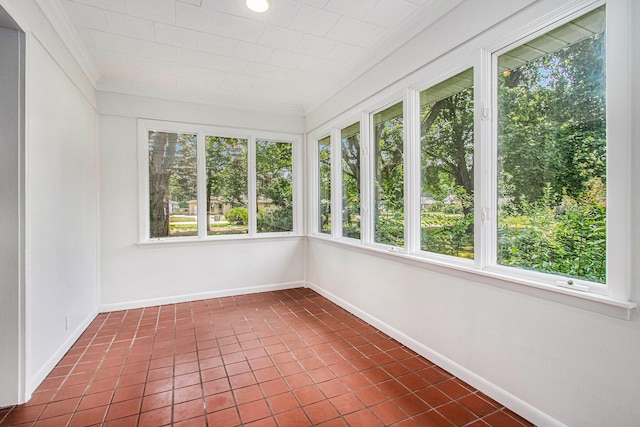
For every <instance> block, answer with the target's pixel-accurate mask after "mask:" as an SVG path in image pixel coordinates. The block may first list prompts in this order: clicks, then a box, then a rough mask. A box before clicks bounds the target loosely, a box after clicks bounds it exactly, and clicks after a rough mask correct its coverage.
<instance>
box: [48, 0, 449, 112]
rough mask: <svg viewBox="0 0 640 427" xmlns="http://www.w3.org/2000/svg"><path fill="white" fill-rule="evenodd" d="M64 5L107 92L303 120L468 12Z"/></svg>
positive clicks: (350, 4)
mask: <svg viewBox="0 0 640 427" xmlns="http://www.w3.org/2000/svg"><path fill="white" fill-rule="evenodd" d="M57 1H59V2H60V4H61V5H62V8H63V9H64V12H65V14H61V15H60V17H61V18H62V19H66V18H65V17H64V15H66V16H68V18H69V19H70V21H71V23H72V24H73V25H72V27H73V29H74V30H75V31H73V30H71V31H67V32H66V33H67V37H69V35H71V36H72V37H75V36H76V35H77V37H78V38H79V40H80V41H81V43H77V40H76V41H75V44H76V46H81V47H80V49H83V48H84V49H86V50H87V51H88V53H89V55H85V58H86V57H90V59H91V62H93V63H94V64H95V66H96V67H97V70H98V72H99V75H98V76H97V78H96V80H97V88H98V89H99V90H106V91H116V92H122V93H133V94H138V95H149V96H159V97H166V98H177V99H184V100H197V101H199V102H206V103H213V104H228V103H230V102H231V101H233V102H234V103H236V104H238V103H241V104H243V105H244V106H248V107H251V106H253V107H256V108H279V109H288V110H290V111H299V112H301V113H304V112H305V111H309V109H311V108H313V107H314V106H317V105H319V103H321V102H322V101H324V100H325V99H327V98H328V97H329V96H331V95H332V94H333V93H335V92H336V91H337V90H339V89H340V88H342V87H344V85H345V84H347V83H348V82H349V81H350V80H352V79H353V78H355V77H357V76H358V75H359V74H360V73H361V71H363V70H364V69H366V68H368V67H369V66H371V65H373V64H374V63H375V62H377V61H379V60H380V59H382V58H384V57H385V56H386V55H388V54H389V53H391V52H392V51H393V50H395V49H396V48H397V47H398V46H399V45H400V44H402V43H404V42H405V41H407V40H408V39H409V38H411V37H412V36H413V35H415V34H416V33H417V32H418V31H420V30H421V29H423V28H424V27H425V26H426V24H428V23H430V22H433V19H434V18H435V17H434V16H430V13H431V12H432V11H435V10H436V9H437V10H438V11H439V13H443V8H442V5H443V4H444V3H448V4H449V5H451V7H453V6H454V5H456V4H457V3H459V1H448V2H447V0H271V9H270V10H269V11H268V12H266V13H264V14H257V13H254V12H251V11H249V10H248V9H247V8H246V6H245V2H244V0H57ZM39 3H40V4H41V5H42V4H43V2H39ZM431 15H433V13H431ZM69 28H71V26H69ZM68 44H69V43H68Z"/></svg>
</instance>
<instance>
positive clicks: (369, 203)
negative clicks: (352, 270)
mask: <svg viewBox="0 0 640 427" xmlns="http://www.w3.org/2000/svg"><path fill="white" fill-rule="evenodd" d="M407 96H408V95H407V91H406V90H405V91H404V92H403V93H402V94H399V95H396V96H394V97H391V98H390V99H389V100H387V102H385V103H384V104H382V106H378V107H377V108H375V109H373V110H370V111H367V112H366V115H367V120H366V129H367V134H366V135H365V136H366V139H364V138H363V135H362V134H361V135H360V147H361V149H362V146H363V145H364V147H365V148H364V151H365V153H366V154H365V155H364V156H362V157H361V158H360V162H363V161H364V162H365V163H366V165H367V167H366V168H365V169H366V175H365V180H364V182H361V183H360V187H361V189H360V191H361V192H362V193H364V194H366V205H364V202H363V200H360V205H361V206H363V205H364V206H365V208H364V211H365V212H368V213H369V214H368V215H366V217H367V221H363V223H362V224H361V225H360V230H361V231H360V233H361V237H362V238H363V240H364V244H365V245H366V246H369V247H371V248H374V249H379V250H384V251H389V252H393V253H397V254H406V253H408V252H407V251H408V243H409V242H408V241H407V232H408V228H409V227H407V181H408V180H407V176H408V175H407V165H406V161H407V160H406V159H407V147H408V143H407V116H406V113H407V103H408V99H407ZM399 103H402V145H403V149H402V157H403V159H402V161H403V163H404V165H403V168H404V210H405V211H404V224H403V228H404V246H403V247H400V246H395V245H390V244H387V243H380V242H376V241H375V235H376V234H375V210H376V206H375V199H376V198H375V185H374V182H375V179H376V174H375V172H376V167H377V164H376V162H375V150H374V149H373V146H374V145H375V141H374V140H373V138H374V135H375V131H374V129H373V126H374V124H373V116H374V115H376V114H378V113H380V112H382V111H384V110H386V109H387V108H389V107H392V106H394V105H396V104H399ZM360 128H361V129H362V124H361V125H360ZM341 184H342V183H341ZM363 219H364V218H363ZM365 226H366V228H365Z"/></svg>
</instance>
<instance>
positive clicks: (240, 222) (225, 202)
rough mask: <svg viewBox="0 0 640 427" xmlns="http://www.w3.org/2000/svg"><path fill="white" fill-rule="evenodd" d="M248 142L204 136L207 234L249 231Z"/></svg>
mask: <svg viewBox="0 0 640 427" xmlns="http://www.w3.org/2000/svg"><path fill="white" fill-rule="evenodd" d="M247 144H248V140H247V139H246V138H225V137H220V136H207V137H206V141H205V150H206V175H207V177H206V189H207V196H206V200H208V203H207V234H208V235H214V236H215V235H221V234H247V233H248V231H249V207H248V205H247V203H248V201H249V198H248V196H247V191H248V189H249V188H248V186H249V184H248V183H249V181H248V178H249V177H248V152H247V149H248V145H247Z"/></svg>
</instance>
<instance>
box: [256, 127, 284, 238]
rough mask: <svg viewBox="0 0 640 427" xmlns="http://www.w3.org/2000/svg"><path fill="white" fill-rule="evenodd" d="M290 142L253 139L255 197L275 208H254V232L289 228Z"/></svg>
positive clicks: (282, 230)
mask: <svg viewBox="0 0 640 427" xmlns="http://www.w3.org/2000/svg"><path fill="white" fill-rule="evenodd" d="M292 174H293V146H292V144H291V143H290V142H281V141H268V140H258V141H256V186H257V195H258V200H259V201H260V200H262V201H263V202H265V203H272V204H273V205H274V206H275V209H274V210H273V211H270V212H258V218H257V220H258V221H257V222H258V232H260V233H265V232H284V231H292V230H293V186H292V184H293V180H292V178H293V176H292Z"/></svg>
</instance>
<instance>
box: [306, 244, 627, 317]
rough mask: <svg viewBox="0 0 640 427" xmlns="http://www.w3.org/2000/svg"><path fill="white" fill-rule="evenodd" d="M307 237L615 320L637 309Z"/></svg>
mask: <svg viewBox="0 0 640 427" xmlns="http://www.w3.org/2000/svg"><path fill="white" fill-rule="evenodd" d="M308 238H309V239H313V240H314V241H318V242H322V243H325V244H330V245H336V246H342V247H345V246H347V247H349V248H352V249H355V250H357V251H360V252H362V253H366V254H370V255H374V256H378V257H381V258H385V259H389V260H392V261H396V262H400V263H403V264H408V265H413V266H417V267H421V268H425V267H427V268H428V269H430V270H433V271H437V272H438V273H442V274H446V275H449V276H455V277H459V278H462V279H465V280H473V281H475V282H481V283H485V284H488V285H491V286H495V287H499V288H502V289H507V290H510V291H514V292H518V293H521V294H525V295H530V296H533V297H537V298H542V299H545V300H548V301H553V302H557V303H560V304H565V305H568V306H571V307H576V308H581V309H584V310H589V311H593V312H595V313H600V314H604V315H607V316H611V317H615V318H618V319H623V320H630V319H631V314H632V312H633V311H634V309H636V308H637V304H636V303H635V302H632V301H620V300H616V299H613V298H611V297H609V296H606V295H601V294H597V293H593V292H581V291H576V290H572V289H567V288H562V287H559V286H554V285H550V284H548V283H544V282H537V281H535V280H530V279H526V278H523V277H519V276H516V275H508V274H504V273H501V272H494V271H490V270H480V269H478V268H475V267H474V266H473V265H472V264H471V263H467V262H450V261H444V260H441V259H431V258H425V257H422V256H418V255H414V254H406V253H403V252H399V251H392V250H389V249H383V248H380V247H371V246H366V245H364V244H363V243H361V242H358V243H352V242H347V241H343V240H335V239H334V240H331V239H327V238H323V237H316V236H308Z"/></svg>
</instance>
